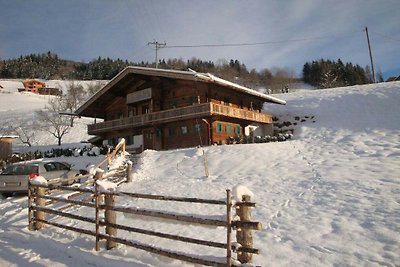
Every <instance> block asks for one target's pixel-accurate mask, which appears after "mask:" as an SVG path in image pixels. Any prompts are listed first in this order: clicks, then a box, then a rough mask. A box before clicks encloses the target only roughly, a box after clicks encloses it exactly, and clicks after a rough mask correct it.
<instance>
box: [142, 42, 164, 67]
mask: <svg viewBox="0 0 400 267" xmlns="http://www.w3.org/2000/svg"><path fill="white" fill-rule="evenodd" d="M147 45H148V46H150V45H153V46H154V49H155V50H156V69H157V68H158V50H159V49H161V48H164V47H165V46H166V45H167V44H166V43H165V41H164V43H159V42H157V41H153V42H148V43H147Z"/></svg>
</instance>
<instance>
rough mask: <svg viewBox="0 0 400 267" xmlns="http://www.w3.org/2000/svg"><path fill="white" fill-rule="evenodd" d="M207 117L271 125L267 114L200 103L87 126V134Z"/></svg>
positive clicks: (270, 119)
mask: <svg viewBox="0 0 400 267" xmlns="http://www.w3.org/2000/svg"><path fill="white" fill-rule="evenodd" d="M209 116H223V117H230V118H235V119H241V120H246V121H248V122H249V123H251V122H257V123H272V116H271V115H269V114H265V113H260V112H254V111H250V110H244V109H239V108H234V107H230V106H226V105H221V104H216V103H202V104H195V105H193V106H187V107H183V108H175V109H169V110H164V111H159V112H153V113H148V114H144V115H138V116H134V117H129V118H123V119H118V120H111V121H105V122H100V123H96V124H91V125H88V133H89V134H91V135H96V134H99V133H102V132H107V131H113V130H123V129H126V128H133V127H142V126H150V125H157V124H160V123H167V122H173V121H179V120H186V119H192V118H204V117H209Z"/></svg>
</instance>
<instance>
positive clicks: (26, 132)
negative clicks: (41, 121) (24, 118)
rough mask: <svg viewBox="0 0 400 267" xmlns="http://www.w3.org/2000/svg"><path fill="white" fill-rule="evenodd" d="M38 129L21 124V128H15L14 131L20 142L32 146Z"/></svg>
mask: <svg viewBox="0 0 400 267" xmlns="http://www.w3.org/2000/svg"><path fill="white" fill-rule="evenodd" d="M35 128H36V127H34V126H33V125H27V124H21V125H20V126H16V127H13V131H14V132H15V133H16V134H17V135H18V138H19V140H20V141H21V142H22V143H23V144H26V145H28V146H29V147H31V146H32V142H33V141H34V140H35V134H36V131H35V130H36V129H35Z"/></svg>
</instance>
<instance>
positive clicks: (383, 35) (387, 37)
mask: <svg viewBox="0 0 400 267" xmlns="http://www.w3.org/2000/svg"><path fill="white" fill-rule="evenodd" d="M370 32H372V33H373V34H376V35H379V36H381V37H384V38H386V39H390V40H392V41H396V42H400V40H399V39H395V38H393V37H390V36H387V35H385V34H382V33H378V32H375V31H370Z"/></svg>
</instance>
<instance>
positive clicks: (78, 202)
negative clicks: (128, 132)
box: [28, 154, 262, 266]
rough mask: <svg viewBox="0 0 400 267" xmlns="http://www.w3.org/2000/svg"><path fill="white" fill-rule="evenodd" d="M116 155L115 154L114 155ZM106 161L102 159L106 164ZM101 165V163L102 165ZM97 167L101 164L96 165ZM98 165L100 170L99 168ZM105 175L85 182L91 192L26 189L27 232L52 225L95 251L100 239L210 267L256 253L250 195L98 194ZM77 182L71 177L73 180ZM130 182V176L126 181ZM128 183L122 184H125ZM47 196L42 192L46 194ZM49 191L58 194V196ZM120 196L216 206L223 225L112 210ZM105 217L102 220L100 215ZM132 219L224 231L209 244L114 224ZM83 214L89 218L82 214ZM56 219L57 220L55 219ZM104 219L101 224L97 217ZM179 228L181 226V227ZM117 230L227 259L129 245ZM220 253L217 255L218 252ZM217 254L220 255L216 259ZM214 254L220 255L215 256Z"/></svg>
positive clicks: (65, 188) (206, 220) (47, 187)
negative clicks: (87, 240) (86, 238)
mask: <svg viewBox="0 0 400 267" xmlns="http://www.w3.org/2000/svg"><path fill="white" fill-rule="evenodd" d="M114 156H115V154H114ZM106 160H107V159H105V161H106ZM103 163H104V162H103ZM100 165H101V164H100ZM100 165H99V166H100ZM131 166H132V165H130V164H128V165H127V170H126V173H127V177H128V176H131V173H132V169H131ZM106 175H107V173H103V172H102V171H100V170H98V171H97V172H96V174H95V176H94V179H93V180H92V181H90V183H92V184H93V187H92V188H81V187H73V186H61V185H59V184H60V182H61V181H58V183H57V184H53V183H50V184H48V185H40V184H39V185H34V184H30V185H29V191H28V208H29V212H28V217H29V229H30V230H40V229H42V228H43V227H44V225H46V224H47V225H52V226H55V227H59V228H62V229H67V230H71V231H75V232H78V233H82V234H86V235H90V236H93V237H95V239H96V241H95V249H96V250H100V242H101V240H105V243H106V248H107V249H112V248H114V247H115V246H116V244H117V243H119V244H124V245H126V246H130V247H134V248H137V249H141V250H145V251H147V252H151V253H155V254H159V255H163V256H166V257H170V258H174V259H179V260H182V261H186V262H191V263H196V264H203V265H209V266H235V264H234V262H233V257H232V253H237V260H238V261H239V262H241V263H250V262H251V261H252V255H253V254H258V253H259V250H258V249H256V248H253V247H252V246H253V244H252V230H260V229H261V227H262V226H261V223H259V222H253V221H251V208H252V207H255V203H253V202H251V199H250V197H249V196H244V197H243V201H242V202H237V203H233V201H232V196H231V191H230V190H226V200H210V199H200V198H183V197H173V196H162V195H151V194H138V193H130V192H105V191H104V190H101V187H100V186H99V183H98V181H100V180H102V179H103V177H105V176H106ZM75 178H76V177H75ZM130 179H131V177H130ZM130 179H129V178H127V180H128V181H129V180H130ZM60 190H61V191H65V192H71V193H70V195H69V196H68V197H65V196H63V195H60ZM46 191H47V193H45V192H46ZM52 192H57V194H58V196H56V195H55V194H53V193H52ZM117 196H123V197H124V199H126V198H134V199H144V201H150V200H155V201H175V202H185V203H198V204H201V205H202V204H204V205H220V206H225V207H226V213H224V214H221V215H222V217H224V218H226V219H224V220H222V219H220V220H218V219H214V218H207V217H206V218H204V217H195V216H189V215H181V214H175V213H170V212H164V211H154V210H148V209H140V208H133V207H125V206H118V205H116V199H115V198H116V197H117ZM71 207H86V208H91V209H92V210H93V212H92V214H93V216H90V217H86V216H81V215H77V214H73V213H72V212H67V211H66V210H68V209H69V208H71ZM233 208H235V209H236V215H237V216H236V217H238V218H240V219H239V220H235V221H234V220H232V217H233V214H232V209H233ZM102 212H104V216H101V215H102V214H101V213H102ZM121 212H122V213H124V214H135V215H140V216H146V217H151V218H158V219H160V218H161V219H167V220H173V221H178V222H185V223H188V224H190V225H193V224H194V225H202V226H219V227H225V228H226V242H223V243H220V242H214V241H209V240H200V239H197V238H189V237H184V236H179V235H172V234H168V233H162V232H156V231H151V230H145V229H142V228H137V227H132V226H128V225H122V224H118V222H117V218H118V216H117V214H118V213H121ZM86 214H88V213H86ZM58 216H59V217H58ZM60 217H61V218H62V217H64V218H70V219H73V220H77V221H81V222H85V223H88V224H89V225H92V226H91V228H90V229H82V228H81V227H80V228H77V227H74V226H69V225H65V224H62V223H59V222H56V220H57V218H60ZM101 217H102V218H103V217H104V219H100V218H101ZM183 227H184V226H183ZM118 230H122V231H128V232H131V233H140V234H144V235H149V236H156V237H159V238H164V239H169V240H176V241H181V242H186V243H190V244H196V245H203V246H208V247H214V248H220V249H222V250H224V251H225V252H224V254H225V255H226V260H225V261H213V260H208V259H204V258H201V257H195V256H191V255H188V254H185V253H182V252H181V253H180V252H175V251H171V250H167V249H163V248H157V247H154V246H151V245H147V244H144V243H141V242H138V241H135V240H128V239H125V238H122V237H119V236H118ZM232 231H236V241H237V243H239V244H240V245H239V246H238V245H236V243H233V242H232ZM221 253H222V252H221ZM220 255H221V254H220ZM220 255H219V256H220Z"/></svg>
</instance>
